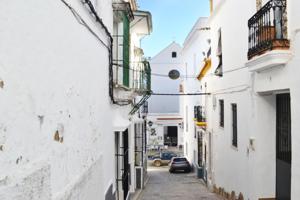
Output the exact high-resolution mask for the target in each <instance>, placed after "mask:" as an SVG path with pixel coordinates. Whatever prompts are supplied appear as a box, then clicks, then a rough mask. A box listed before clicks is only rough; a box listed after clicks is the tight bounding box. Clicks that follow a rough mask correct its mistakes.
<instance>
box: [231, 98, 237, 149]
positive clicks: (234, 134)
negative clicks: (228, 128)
mask: <svg viewBox="0 0 300 200" xmlns="http://www.w3.org/2000/svg"><path fill="white" fill-rule="evenodd" d="M231 109H232V145H233V146H235V147H237V146H238V144H237V106H236V104H235V103H233V104H231Z"/></svg>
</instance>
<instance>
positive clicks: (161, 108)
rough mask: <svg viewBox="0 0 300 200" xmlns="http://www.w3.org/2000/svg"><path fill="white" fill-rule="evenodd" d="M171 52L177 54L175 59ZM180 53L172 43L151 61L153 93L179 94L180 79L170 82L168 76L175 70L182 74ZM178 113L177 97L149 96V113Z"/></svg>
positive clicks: (178, 47) (179, 48)
mask: <svg viewBox="0 0 300 200" xmlns="http://www.w3.org/2000/svg"><path fill="white" fill-rule="evenodd" d="M173 51H175V52H177V57H176V58H172V52H173ZM180 52H181V47H180V46H179V44H177V43H175V42H173V43H171V44H170V45H169V46H168V47H166V48H165V49H163V50H162V51H161V52H160V53H158V54H157V55H156V56H155V57H153V58H152V59H151V61H150V65H151V70H152V71H151V72H152V78H151V89H152V91H153V92H154V93H171V94H172V93H175V94H178V93H179V85H180V79H177V80H172V79H170V78H169V77H168V74H169V71H171V70H172V69H177V70H178V71H179V72H180V73H181V74H182V73H183V66H182V62H181V53H180ZM156 74H158V75H156ZM160 75H163V76H160ZM179 112H180V111H179V97H178V96H151V97H150V99H149V113H162V114H167V113H179Z"/></svg>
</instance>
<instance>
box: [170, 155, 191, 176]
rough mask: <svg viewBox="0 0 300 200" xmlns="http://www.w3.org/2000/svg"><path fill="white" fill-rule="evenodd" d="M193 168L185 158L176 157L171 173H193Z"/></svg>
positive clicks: (171, 166)
mask: <svg viewBox="0 0 300 200" xmlns="http://www.w3.org/2000/svg"><path fill="white" fill-rule="evenodd" d="M191 170H192V167H191V165H190V163H189V161H188V160H187V159H186V158H185V157H174V158H172V160H171V162H170V169H169V172H170V173H173V172H176V171H184V172H191Z"/></svg>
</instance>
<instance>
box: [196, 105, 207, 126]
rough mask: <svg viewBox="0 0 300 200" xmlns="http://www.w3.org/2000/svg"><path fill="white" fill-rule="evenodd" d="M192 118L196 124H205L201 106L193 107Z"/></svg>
mask: <svg viewBox="0 0 300 200" xmlns="http://www.w3.org/2000/svg"><path fill="white" fill-rule="evenodd" d="M194 118H195V121H196V123H198V122H200V123H201V122H206V118H205V112H204V107H203V106H195V107H194Z"/></svg>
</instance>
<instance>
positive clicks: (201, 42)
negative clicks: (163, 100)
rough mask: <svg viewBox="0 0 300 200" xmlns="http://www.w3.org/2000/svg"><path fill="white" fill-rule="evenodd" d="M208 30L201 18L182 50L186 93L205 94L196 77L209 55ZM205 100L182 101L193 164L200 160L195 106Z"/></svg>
mask: <svg viewBox="0 0 300 200" xmlns="http://www.w3.org/2000/svg"><path fill="white" fill-rule="evenodd" d="M207 28H208V24H207V18H204V17H203V18H199V19H198V20H197V22H196V23H195V25H194V27H193V28H192V29H191V31H190V33H189V34H188V36H187V37H186V39H185V42H184V45H183V50H182V60H183V61H182V62H183V63H184V67H185V70H184V72H185V73H184V76H185V78H184V79H183V87H184V92H185V93H200V92H205V89H204V87H203V89H201V83H200V81H199V80H198V79H197V78H196V77H197V76H198V75H199V73H200V71H201V69H202V67H203V65H204V62H203V61H204V58H205V57H204V55H203V52H205V53H207V51H208V47H209V43H208V39H209V30H207ZM203 98H204V97H202V96H184V97H183V98H182V99H181V100H182V101H181V104H182V105H183V106H182V108H183V115H184V144H188V146H187V147H185V150H186V151H185V156H186V157H187V158H188V159H189V161H190V162H191V163H197V160H198V158H197V155H198V139H197V138H198V137H197V134H195V129H196V128H197V127H196V125H195V122H194V106H196V105H202V99H203ZM195 136H196V137H195ZM187 148H188V149H187ZM194 154H196V156H195V155H194Z"/></svg>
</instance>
